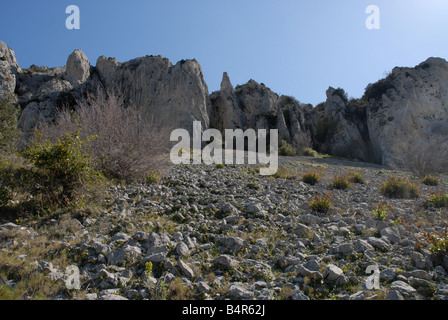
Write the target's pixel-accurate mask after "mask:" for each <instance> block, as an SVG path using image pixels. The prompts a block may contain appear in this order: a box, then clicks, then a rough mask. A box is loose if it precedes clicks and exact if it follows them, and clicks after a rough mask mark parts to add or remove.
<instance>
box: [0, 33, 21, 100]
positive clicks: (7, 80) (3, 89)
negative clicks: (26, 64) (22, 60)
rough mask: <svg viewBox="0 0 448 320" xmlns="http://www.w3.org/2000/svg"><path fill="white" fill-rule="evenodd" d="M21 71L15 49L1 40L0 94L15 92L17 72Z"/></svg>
mask: <svg viewBox="0 0 448 320" xmlns="http://www.w3.org/2000/svg"><path fill="white" fill-rule="evenodd" d="M20 71H21V69H20V67H19V65H18V64H17V60H16V56H15V54H14V50H12V49H10V48H8V46H7V45H6V44H5V43H4V42H2V41H0V94H11V93H14V90H15V88H16V80H17V73H18V72H20Z"/></svg>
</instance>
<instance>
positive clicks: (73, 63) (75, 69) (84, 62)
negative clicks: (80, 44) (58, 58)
mask: <svg viewBox="0 0 448 320" xmlns="http://www.w3.org/2000/svg"><path fill="white" fill-rule="evenodd" d="M66 74H67V79H68V81H69V82H70V83H71V84H72V85H73V86H76V85H79V84H81V83H84V82H85V81H86V80H87V79H88V78H89V76H90V61H89V59H87V57H86V55H85V54H84V52H83V51H82V50H75V51H73V53H72V54H71V55H70V56H69V57H68V59H67V71H66Z"/></svg>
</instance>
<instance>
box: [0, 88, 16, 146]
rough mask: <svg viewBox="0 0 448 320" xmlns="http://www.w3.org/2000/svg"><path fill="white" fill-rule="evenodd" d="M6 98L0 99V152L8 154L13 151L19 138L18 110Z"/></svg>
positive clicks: (9, 99) (8, 98)
mask: <svg viewBox="0 0 448 320" xmlns="http://www.w3.org/2000/svg"><path fill="white" fill-rule="evenodd" d="M11 100H12V99H11V98H10V97H7V96H3V97H0V152H1V153H8V152H11V151H12V150H13V149H14V146H15V143H16V141H17V139H18V137H19V136H20V131H19V130H18V129H17V125H18V117H19V108H17V107H16V106H15V105H14V104H13V103H12V102H11Z"/></svg>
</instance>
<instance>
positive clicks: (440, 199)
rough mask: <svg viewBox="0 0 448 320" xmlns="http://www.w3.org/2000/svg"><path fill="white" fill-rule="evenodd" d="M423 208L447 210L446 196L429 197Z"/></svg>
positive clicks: (447, 195)
mask: <svg viewBox="0 0 448 320" xmlns="http://www.w3.org/2000/svg"><path fill="white" fill-rule="evenodd" d="M425 207H427V208H428V207H433V208H437V209H440V208H448V194H443V193H439V194H435V195H433V196H431V197H430V198H429V199H427V200H426V202H425Z"/></svg>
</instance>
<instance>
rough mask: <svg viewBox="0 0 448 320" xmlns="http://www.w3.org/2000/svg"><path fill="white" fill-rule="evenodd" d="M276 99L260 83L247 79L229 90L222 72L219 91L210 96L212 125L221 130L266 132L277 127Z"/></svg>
mask: <svg viewBox="0 0 448 320" xmlns="http://www.w3.org/2000/svg"><path fill="white" fill-rule="evenodd" d="M278 100H279V96H278V95H277V94H276V93H274V92H272V91H271V90H270V89H269V88H268V87H266V86H265V85H264V84H259V83H257V82H256V81H254V80H250V81H249V82H248V83H246V84H245V85H241V86H237V87H236V88H233V86H232V84H231V83H230V79H229V76H228V74H227V73H224V76H223V80H222V83H221V91H218V92H214V93H213V94H212V95H211V101H212V109H211V115H212V124H213V125H215V127H216V128H217V129H219V130H221V131H222V130H224V129H244V130H245V129H248V128H252V129H269V128H275V127H276V124H277V114H278V108H277V105H278Z"/></svg>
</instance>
